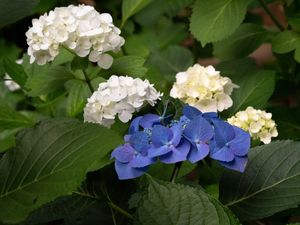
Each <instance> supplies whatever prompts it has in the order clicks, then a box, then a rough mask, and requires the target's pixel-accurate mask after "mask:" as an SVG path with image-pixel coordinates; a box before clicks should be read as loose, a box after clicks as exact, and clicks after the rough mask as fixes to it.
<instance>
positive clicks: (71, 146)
mask: <svg viewBox="0 0 300 225" xmlns="http://www.w3.org/2000/svg"><path fill="white" fill-rule="evenodd" d="M120 142H121V138H120V137H119V136H118V135H116V134H115V133H114V132H113V131H111V130H109V129H107V128H104V127H101V126H99V125H95V124H84V123H82V122H79V121H77V120H74V119H50V120H46V121H44V122H42V123H41V124H40V125H38V126H37V127H35V128H32V129H28V130H26V131H23V132H21V133H20V134H19V135H18V136H17V141H16V146H17V147H16V148H15V149H13V150H11V151H9V152H7V153H6V154H5V155H4V156H3V157H2V159H1V160H0V190H1V192H0V208H1V211H0V221H3V222H9V223H13V222H18V221H21V220H24V219H25V218H26V217H27V215H28V213H29V212H31V211H33V210H35V209H37V208H38V207H40V206H41V205H43V204H45V203H47V202H49V201H52V200H54V199H55V198H57V197H59V196H62V195H66V194H69V193H70V192H72V191H74V190H75V189H76V188H77V187H78V186H79V185H80V183H81V182H82V181H83V180H84V178H85V174H86V172H87V170H88V168H89V167H90V165H91V164H92V163H93V162H94V161H95V160H97V159H98V158H101V157H104V156H105V155H106V154H107V153H108V152H109V151H110V150H111V149H113V148H114V147H115V146H116V145H118V144H119V143H120Z"/></svg>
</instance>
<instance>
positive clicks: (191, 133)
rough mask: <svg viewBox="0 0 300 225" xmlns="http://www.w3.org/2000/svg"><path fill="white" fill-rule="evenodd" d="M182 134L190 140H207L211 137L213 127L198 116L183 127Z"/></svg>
mask: <svg viewBox="0 0 300 225" xmlns="http://www.w3.org/2000/svg"><path fill="white" fill-rule="evenodd" d="M184 136H185V137H186V138H187V139H189V140H190V141H191V142H199V141H208V140H210V139H211V138H212V137H213V128H212V126H211V125H210V124H209V122H207V120H206V119H204V118H203V117H201V116H198V117H196V118H195V119H193V120H191V122H189V123H188V125H187V126H186V127H185V129H184Z"/></svg>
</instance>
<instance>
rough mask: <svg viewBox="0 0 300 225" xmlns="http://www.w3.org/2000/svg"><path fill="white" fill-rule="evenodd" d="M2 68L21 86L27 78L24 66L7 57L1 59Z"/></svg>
mask: <svg viewBox="0 0 300 225" xmlns="http://www.w3.org/2000/svg"><path fill="white" fill-rule="evenodd" d="M3 64H4V69H5V72H6V73H7V74H9V76H10V77H11V78H12V79H13V80H14V81H15V82H16V83H18V84H19V85H20V86H21V87H23V86H24V85H25V83H26V80H27V74H26V72H25V70H24V68H23V67H22V66H21V65H19V64H17V63H15V62H14V61H12V60H11V59H9V58H6V59H4V61H3Z"/></svg>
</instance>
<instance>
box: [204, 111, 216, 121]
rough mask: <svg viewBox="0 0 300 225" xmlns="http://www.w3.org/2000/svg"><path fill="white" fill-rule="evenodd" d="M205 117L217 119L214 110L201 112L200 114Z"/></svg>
mask: <svg viewBox="0 0 300 225" xmlns="http://www.w3.org/2000/svg"><path fill="white" fill-rule="evenodd" d="M202 116H203V117H204V118H205V119H207V120H210V119H217V118H218V113H216V112H207V113H203V115H202Z"/></svg>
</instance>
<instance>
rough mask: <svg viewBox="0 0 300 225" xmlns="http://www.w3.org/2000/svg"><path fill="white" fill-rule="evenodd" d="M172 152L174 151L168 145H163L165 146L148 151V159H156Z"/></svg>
mask: <svg viewBox="0 0 300 225" xmlns="http://www.w3.org/2000/svg"><path fill="white" fill-rule="evenodd" d="M171 151H172V149H171V148H169V147H168V146H166V145H163V146H161V147H157V148H156V147H154V146H153V147H152V148H150V149H149V150H148V157H151V158H154V157H157V156H161V155H165V154H167V153H169V152H171Z"/></svg>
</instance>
